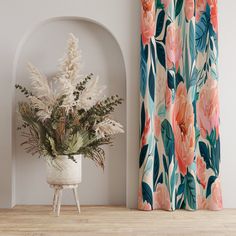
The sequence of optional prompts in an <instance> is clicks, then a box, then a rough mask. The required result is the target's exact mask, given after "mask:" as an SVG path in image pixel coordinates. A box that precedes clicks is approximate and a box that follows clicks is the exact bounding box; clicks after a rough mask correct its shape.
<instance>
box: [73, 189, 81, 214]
mask: <svg viewBox="0 0 236 236" xmlns="http://www.w3.org/2000/svg"><path fill="white" fill-rule="evenodd" d="M73 193H74V197H75V202H76V205H77V209H78V212H79V213H80V204H79V197H78V193H77V187H75V188H73Z"/></svg>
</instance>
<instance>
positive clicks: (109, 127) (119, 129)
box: [95, 118, 124, 138]
mask: <svg viewBox="0 0 236 236" xmlns="http://www.w3.org/2000/svg"><path fill="white" fill-rule="evenodd" d="M95 132H96V135H98V136H99V137H102V138H104V137H105V136H106V135H114V134H118V133H124V130H123V126H122V125H121V124H120V123H118V122H116V121H114V120H111V119H108V118H107V119H105V120H104V121H102V122H100V123H98V124H96V125H95Z"/></svg>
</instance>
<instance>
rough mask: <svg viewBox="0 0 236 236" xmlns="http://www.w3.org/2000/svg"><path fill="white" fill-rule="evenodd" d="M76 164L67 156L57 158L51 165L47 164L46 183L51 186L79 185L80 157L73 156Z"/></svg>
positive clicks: (80, 174) (80, 173)
mask: <svg viewBox="0 0 236 236" xmlns="http://www.w3.org/2000/svg"><path fill="white" fill-rule="evenodd" d="M74 158H75V160H76V162H74V161H73V160H71V159H69V158H68V156H58V157H57V158H56V159H55V160H54V161H53V163H49V162H47V182H48V183H49V184H53V185H56V184H58V185H67V184H68V185H70V184H79V183H81V181H82V168H81V161H82V160H81V159H82V155H75V156H74Z"/></svg>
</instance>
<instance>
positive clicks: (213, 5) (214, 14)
mask: <svg viewBox="0 0 236 236" xmlns="http://www.w3.org/2000/svg"><path fill="white" fill-rule="evenodd" d="M207 2H208V5H209V6H210V9H211V24H212V26H213V29H214V31H215V32H216V33H217V31H218V9H217V0H207Z"/></svg>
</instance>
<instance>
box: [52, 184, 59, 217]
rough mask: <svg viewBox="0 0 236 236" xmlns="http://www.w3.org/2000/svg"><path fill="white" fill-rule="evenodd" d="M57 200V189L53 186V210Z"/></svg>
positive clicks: (54, 210)
mask: <svg viewBox="0 0 236 236" xmlns="http://www.w3.org/2000/svg"><path fill="white" fill-rule="evenodd" d="M57 200H58V190H57V189H56V188H55V189H54V196H53V203H52V210H53V212H56V207H57Z"/></svg>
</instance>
